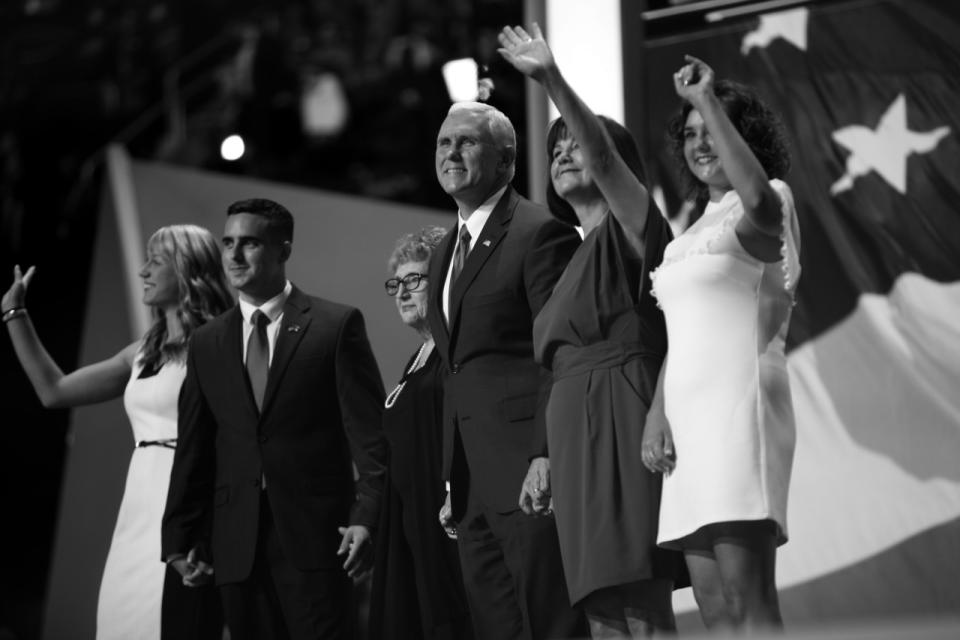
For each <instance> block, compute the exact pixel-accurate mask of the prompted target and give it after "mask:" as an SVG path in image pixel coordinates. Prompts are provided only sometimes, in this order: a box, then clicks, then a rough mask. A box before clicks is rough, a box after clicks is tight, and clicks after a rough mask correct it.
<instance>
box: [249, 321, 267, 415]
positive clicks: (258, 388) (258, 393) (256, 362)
mask: <svg viewBox="0 0 960 640" xmlns="http://www.w3.org/2000/svg"><path fill="white" fill-rule="evenodd" d="M250 322H251V323H252V324H253V331H251V332H250V339H249V340H248V341H247V376H249V378H250V389H251V390H252V391H253V399H254V402H256V403H257V410H258V411H260V410H261V409H262V408H263V393H264V391H266V389H267V373H268V372H269V371H270V344H269V343H268V342H267V325H268V324H270V318H268V317H267V314H265V313H264V312H262V311H260V310H259V309H257V310H256V311H254V312H253V315H252V316H251V317H250Z"/></svg>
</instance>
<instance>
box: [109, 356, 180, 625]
mask: <svg viewBox="0 0 960 640" xmlns="http://www.w3.org/2000/svg"><path fill="white" fill-rule="evenodd" d="M139 358H140V354H139V353H138V354H137V362H136V364H135V365H134V367H133V371H132V372H131V375H130V380H129V382H128V383H127V388H126V391H124V394H123V405H124V408H125V409H126V411H127V416H128V417H129V419H130V425H131V426H132V427H133V438H134V441H135V442H140V441H141V440H146V441H156V440H164V439H168V438H176V437H177V397H178V396H179V394H180V386H181V385H182V384H183V379H184V376H185V375H186V372H187V369H186V364H185V363H183V362H166V363H165V364H164V365H163V366H162V367H161V368H160V371H158V372H157V373H156V374H155V375H153V376H150V377H148V378H143V379H140V378H138V376H139V375H140V371H141V366H140V364H139ZM172 466H173V449H169V448H166V447H162V446H149V447H142V448H135V449H134V450H133V455H132V456H131V457H130V468H129V469H128V471H127V482H126V485H125V488H124V491H123V501H122V502H121V503H120V513H119V514H118V515H117V524H116V527H115V528H114V531H113V540H112V541H111V543H110V552H109V554H108V555H107V563H106V566H105V567H104V570H103V580H102V582H101V584H100V599H99V602H98V604H97V640H114V639H116V640H159V638H160V605H161V600H162V597H163V579H164V574H165V572H166V565H165V564H164V563H163V562H162V561H161V559H160V521H161V519H162V517H163V510H164V506H165V505H166V502H167V489H168V487H169V484H170V469H171V467H172Z"/></svg>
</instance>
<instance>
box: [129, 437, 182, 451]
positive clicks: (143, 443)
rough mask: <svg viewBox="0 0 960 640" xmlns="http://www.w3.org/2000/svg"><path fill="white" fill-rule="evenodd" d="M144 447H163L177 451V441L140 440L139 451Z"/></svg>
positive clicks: (168, 439) (171, 439) (165, 439)
mask: <svg viewBox="0 0 960 640" xmlns="http://www.w3.org/2000/svg"><path fill="white" fill-rule="evenodd" d="M144 447H163V448H165V449H176V448H177V439H176V438H164V439H163V440H140V441H139V442H137V448H138V449H143V448H144Z"/></svg>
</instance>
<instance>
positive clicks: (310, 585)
mask: <svg viewBox="0 0 960 640" xmlns="http://www.w3.org/2000/svg"><path fill="white" fill-rule="evenodd" d="M214 562H216V560H214ZM220 596H221V599H222V600H223V613H224V618H225V619H226V622H227V626H228V627H229V628H230V638H231V640H318V639H320V638H323V639H327V638H331V639H338V640H339V639H349V638H353V615H354V612H353V585H352V583H351V581H350V578H348V577H347V574H346V572H344V571H343V570H342V569H340V568H339V567H337V568H336V569H324V570H316V571H302V570H300V569H297V568H296V567H294V566H293V564H292V563H291V562H290V561H289V560H288V559H287V558H286V557H285V556H284V553H283V550H282V549H281V548H280V540H279V539H278V536H277V530H276V527H275V526H274V523H273V514H272V512H271V510H270V503H269V501H268V500H267V494H266V492H264V493H263V494H262V495H261V496H260V525H259V530H258V533H257V555H256V558H255V559H254V563H253V570H252V571H251V572H250V576H249V577H248V578H247V579H246V580H243V581H242V582H235V583H230V584H224V585H221V586H220Z"/></svg>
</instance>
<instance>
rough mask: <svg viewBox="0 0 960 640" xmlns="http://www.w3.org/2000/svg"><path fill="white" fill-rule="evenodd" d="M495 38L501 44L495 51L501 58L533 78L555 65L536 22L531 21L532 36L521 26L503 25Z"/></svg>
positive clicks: (537, 77)
mask: <svg viewBox="0 0 960 640" xmlns="http://www.w3.org/2000/svg"><path fill="white" fill-rule="evenodd" d="M497 39H498V40H500V45H501V48H500V49H497V52H498V53H499V54H500V55H501V56H503V59H504V60H506V61H507V62H509V63H510V64H512V65H513V67H514V68H515V69H516V70H517V71H519V72H520V73H522V74H524V75H526V76H530V77H531V78H533V79H534V80H540V79H541V78H542V77H543V75H544V74H545V73H546V72H547V70H548V69H550V68H551V67H554V66H556V63H555V62H554V60H553V53H552V52H551V51H550V47H548V46H547V41H546V40H544V39H543V32H542V31H540V25H538V24H537V23H536V22H534V23H533V36H531V35H530V34H529V33H527V32H526V31H525V30H524V29H523V27H519V26H517V27H504V28H503V30H502V31H500V33H499V35H498V36H497Z"/></svg>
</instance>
